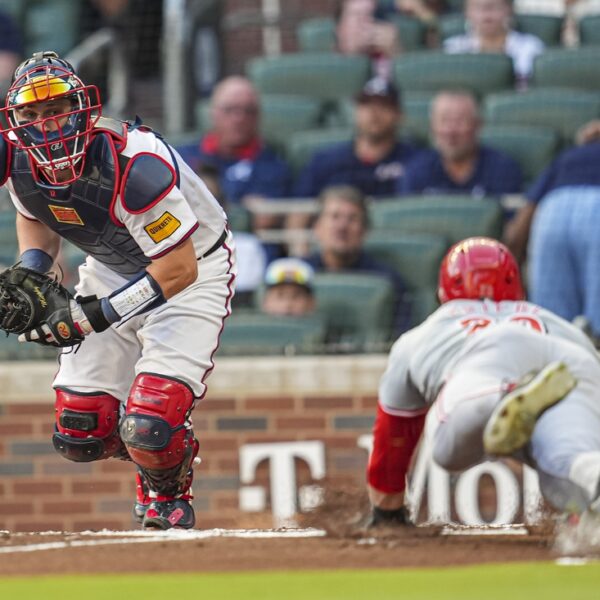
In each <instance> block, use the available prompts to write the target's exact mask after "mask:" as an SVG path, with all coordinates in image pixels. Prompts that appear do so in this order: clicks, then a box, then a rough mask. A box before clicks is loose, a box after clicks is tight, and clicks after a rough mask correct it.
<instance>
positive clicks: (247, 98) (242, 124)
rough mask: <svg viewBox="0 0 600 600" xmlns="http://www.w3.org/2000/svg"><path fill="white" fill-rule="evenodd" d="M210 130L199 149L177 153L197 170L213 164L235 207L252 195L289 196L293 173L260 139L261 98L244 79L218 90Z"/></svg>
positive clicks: (221, 85) (183, 148) (226, 83)
mask: <svg viewBox="0 0 600 600" xmlns="http://www.w3.org/2000/svg"><path fill="white" fill-rule="evenodd" d="M211 117H212V130H211V131H210V132H209V133H207V134H206V135H205V136H203V137H202V139H201V140H200V142H199V144H192V145H189V146H180V147H178V148H177V150H178V151H179V153H180V154H181V156H182V157H183V159H184V160H185V161H186V162H187V163H188V164H189V165H190V166H191V167H192V168H194V169H197V168H198V165H199V164H201V163H203V164H212V165H214V166H215V167H216V168H217V169H218V170H219V173H220V175H221V187H222V189H223V193H224V195H225V197H226V198H227V200H228V201H229V202H231V203H232V204H235V203H245V202H247V201H248V200H249V199H250V198H251V197H253V196H260V197H263V198H281V197H283V196H286V195H288V192H289V189H288V186H289V182H290V170H289V167H288V166H287V164H286V163H285V162H284V161H283V160H281V159H280V158H279V157H278V156H277V155H276V154H275V153H274V152H273V150H271V149H270V148H268V147H267V146H265V144H264V142H263V141H262V140H261V138H260V135H259V119H260V106H259V100H258V94H257V92H256V90H255V89H254V86H253V85H252V83H251V82H250V81H249V80H248V79H246V78H245V77H239V76H231V77H227V78H226V79H224V80H222V81H221V82H220V83H219V84H218V85H217V86H216V87H215V89H214V92H213V95H212V99H211Z"/></svg>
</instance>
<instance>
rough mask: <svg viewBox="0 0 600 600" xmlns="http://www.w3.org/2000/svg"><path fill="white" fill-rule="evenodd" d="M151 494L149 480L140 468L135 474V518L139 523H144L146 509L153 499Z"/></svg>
mask: <svg viewBox="0 0 600 600" xmlns="http://www.w3.org/2000/svg"><path fill="white" fill-rule="evenodd" d="M149 494H150V491H149V488H148V482H147V481H146V478H145V477H144V475H143V473H142V472H141V471H140V470H139V469H138V471H137V473H136V474H135V503H134V505H133V518H134V520H135V521H137V522H138V523H143V521H144V515H145V514H146V510H147V509H148V506H149V505H150V502H151V501H152V498H150V495H149Z"/></svg>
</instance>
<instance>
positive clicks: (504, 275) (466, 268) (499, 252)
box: [438, 237, 525, 304]
mask: <svg viewBox="0 0 600 600" xmlns="http://www.w3.org/2000/svg"><path fill="white" fill-rule="evenodd" d="M438 298H439V300H440V302H441V303H442V304H443V303H444V302H448V301H450V300H456V299H460V298H462V299H467V300H480V299H482V298H489V299H490V300H495V301H496V302H500V301H501V300H523V299H524V298H525V294H524V292H523V286H522V285H521V276H520V274H519V266H518V265H517V261H516V260H515V258H514V256H513V255H512V254H511V252H510V250H509V249H508V248H507V247H506V246H505V245H504V244H501V243H500V242H498V241H497V240H494V239H492V238H486V237H472V238H467V239H466V240H463V241H462V242H458V243H457V244H454V246H452V248H450V250H448V253H447V254H446V256H445V257H444V259H443V260H442V264H441V266H440V273H439V281H438Z"/></svg>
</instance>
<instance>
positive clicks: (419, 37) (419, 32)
mask: <svg viewBox="0 0 600 600" xmlns="http://www.w3.org/2000/svg"><path fill="white" fill-rule="evenodd" d="M388 20H389V21H390V22H391V23H393V24H394V25H395V26H396V29H397V30H398V38H399V39H400V43H401V45H402V49H403V50H404V51H405V52H411V51H413V50H419V49H422V48H424V47H425V36H426V35H427V26H426V25H424V24H423V23H422V22H421V21H419V20H418V19H413V18H411V17H406V16H403V15H392V16H390V17H389V19H388ZM296 36H297V38H298V47H299V48H300V50H301V51H302V52H333V51H335V46H336V42H335V21H334V20H333V19H332V18H328V17H323V18H316V19H307V20H306V21H302V22H301V23H300V25H299V26H298V28H297V30H296Z"/></svg>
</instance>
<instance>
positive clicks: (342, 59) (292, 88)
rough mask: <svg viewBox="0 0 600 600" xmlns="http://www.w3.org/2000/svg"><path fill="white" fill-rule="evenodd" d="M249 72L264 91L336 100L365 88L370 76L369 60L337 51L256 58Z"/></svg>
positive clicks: (251, 63)
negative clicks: (363, 86)
mask: <svg viewBox="0 0 600 600" xmlns="http://www.w3.org/2000/svg"><path fill="white" fill-rule="evenodd" d="M247 71H248V76H249V77H250V79H251V80H252V81H253V82H254V84H255V85H256V87H257V88H258V90H259V92H260V93H261V94H295V95H306V94H307V93H308V94H310V96H311V97H313V98H318V99H320V100H324V101H335V100H337V99H339V98H344V97H348V96H353V95H354V94H356V93H357V92H358V91H359V90H360V89H361V88H362V85H363V84H364V82H365V81H366V80H367V78H368V76H369V59H368V58H367V57H366V56H344V55H342V54H337V53H335V52H319V53H314V54H313V53H303V52H298V53H296V54H284V55H282V56H277V57H260V58H255V59H253V60H252V61H250V62H249V63H248V67H247Z"/></svg>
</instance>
